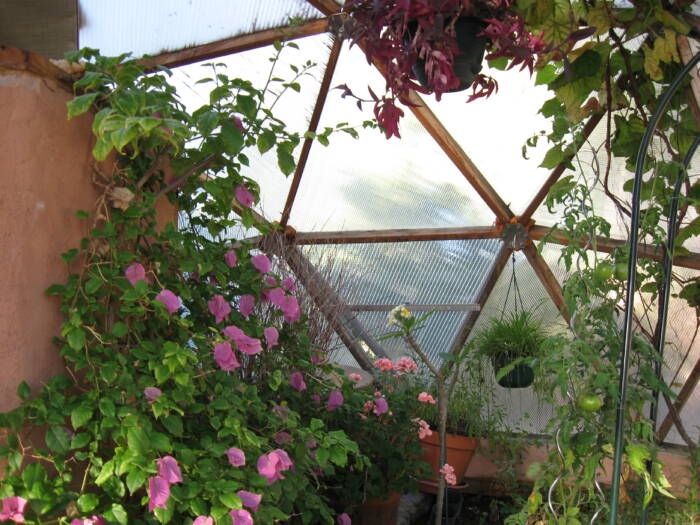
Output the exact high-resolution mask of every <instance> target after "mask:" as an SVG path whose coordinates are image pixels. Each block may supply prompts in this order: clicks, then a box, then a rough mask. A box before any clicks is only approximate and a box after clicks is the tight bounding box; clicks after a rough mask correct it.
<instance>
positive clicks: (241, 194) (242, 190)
mask: <svg viewBox="0 0 700 525" xmlns="http://www.w3.org/2000/svg"><path fill="white" fill-rule="evenodd" d="M236 199H237V200H238V202H240V203H241V204H242V205H243V206H245V207H246V208H250V207H251V206H252V205H253V202H255V197H254V196H253V194H252V193H250V191H249V190H248V188H246V187H245V185H244V184H240V185H238V186H237V187H236Z"/></svg>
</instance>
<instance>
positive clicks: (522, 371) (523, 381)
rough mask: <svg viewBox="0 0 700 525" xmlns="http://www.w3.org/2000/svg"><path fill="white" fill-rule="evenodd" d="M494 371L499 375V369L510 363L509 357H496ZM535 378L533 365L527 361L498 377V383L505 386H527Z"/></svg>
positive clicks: (493, 361)
mask: <svg viewBox="0 0 700 525" xmlns="http://www.w3.org/2000/svg"><path fill="white" fill-rule="evenodd" d="M492 363H493V372H494V374H495V375H496V377H498V371H499V370H500V369H501V368H503V367H505V366H508V365H509V364H510V360H509V359H508V358H507V357H500V358H494V359H493V360H492ZM534 380H535V372H534V371H533V370H532V367H531V366H530V365H528V364H525V363H518V364H517V365H515V367H514V368H513V370H511V371H510V372H508V373H507V374H505V375H504V376H503V377H501V378H500V379H498V384H499V385H501V386H502V387H503V388H527V387H529V386H530V385H531V384H532V382H533V381H534Z"/></svg>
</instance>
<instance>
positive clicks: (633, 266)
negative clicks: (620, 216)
mask: <svg viewBox="0 0 700 525" xmlns="http://www.w3.org/2000/svg"><path fill="white" fill-rule="evenodd" d="M698 62H700V53H698V54H696V55H695V56H694V57H693V58H692V59H691V60H690V62H688V63H687V64H686V66H685V67H684V68H683V70H682V71H681V72H680V73H679V74H678V75H677V76H676V78H674V79H673V82H672V83H671V85H670V86H669V87H668V89H667V90H666V92H665V93H664V95H663V97H662V98H661V100H660V101H659V105H658V106H657V108H656V111H654V114H653V115H652V118H651V120H650V122H649V125H648V126H647V129H646V131H645V132H644V136H643V137H642V142H641V144H640V146H639V151H638V152H637V159H636V169H635V173H634V188H633V190H632V217H631V224H630V240H629V245H630V253H629V263H628V266H627V269H628V272H629V275H628V278H627V297H626V300H625V318H624V337H623V343H622V356H621V358H620V379H619V384H618V392H619V396H620V401H619V404H618V407H617V415H616V421H615V454H614V457H613V474H612V490H611V496H610V519H609V521H608V523H609V525H616V524H617V509H618V504H619V500H620V474H621V472H622V452H623V450H622V448H623V445H624V426H625V405H626V404H627V373H628V369H629V355H630V348H631V346H632V335H633V334H632V314H633V313H634V291H635V287H636V281H637V256H638V253H637V252H638V242H639V214H640V209H639V208H640V204H641V203H640V197H641V191H642V173H643V171H644V160H645V159H646V152H647V149H648V148H649V143H650V142H651V138H652V136H653V134H654V132H655V131H656V127H657V126H658V124H659V120H661V116H662V115H663V113H664V111H665V110H666V107H667V106H668V104H669V102H670V101H671V97H673V95H675V93H676V91H677V90H678V88H679V87H680V85H681V83H682V82H683V80H684V79H685V77H686V76H687V75H688V74H689V73H690V72H691V71H692V70H693V68H694V67H695V66H696V65H697V63H698ZM671 249H672V248H671ZM668 277H670V276H667V280H668Z"/></svg>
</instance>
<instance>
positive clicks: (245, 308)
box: [238, 294, 255, 319]
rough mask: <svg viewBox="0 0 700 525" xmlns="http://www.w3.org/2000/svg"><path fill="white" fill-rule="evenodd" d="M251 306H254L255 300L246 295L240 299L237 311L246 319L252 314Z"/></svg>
mask: <svg viewBox="0 0 700 525" xmlns="http://www.w3.org/2000/svg"><path fill="white" fill-rule="evenodd" d="M253 306H255V298H254V297H253V296H252V295H250V294H246V295H243V296H242V297H241V300H240V303H239V305H238V310H239V311H240V312H241V315H242V316H243V317H245V318H246V319H248V317H250V314H251V313H252V312H253Z"/></svg>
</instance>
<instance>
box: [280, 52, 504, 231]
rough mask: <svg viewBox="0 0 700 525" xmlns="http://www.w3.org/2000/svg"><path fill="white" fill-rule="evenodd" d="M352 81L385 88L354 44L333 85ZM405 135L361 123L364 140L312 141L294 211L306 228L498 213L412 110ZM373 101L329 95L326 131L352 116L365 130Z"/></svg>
mask: <svg viewBox="0 0 700 525" xmlns="http://www.w3.org/2000/svg"><path fill="white" fill-rule="evenodd" d="M339 84H348V85H349V86H350V87H351V88H352V89H353V90H354V91H355V92H356V94H357V95H358V96H368V95H367V84H370V85H371V86H372V88H373V89H374V90H375V92H381V90H382V89H383V87H384V80H383V79H382V78H381V76H380V75H379V73H378V72H377V71H376V69H374V68H373V67H370V66H369V65H368V64H367V60H366V59H365V56H364V54H363V53H362V52H361V51H360V50H359V49H358V48H357V47H356V46H355V47H353V48H351V49H348V48H347V47H344V48H343V51H342V53H341V56H340V60H339V63H338V67H337V70H336V72H335V75H334V77H333V82H332V84H331V85H332V86H337V85H339ZM404 112H405V116H404V118H403V119H402V120H401V124H400V126H401V136H402V138H401V139H400V140H399V139H396V138H392V139H391V140H387V139H386V138H384V135H383V134H381V133H380V132H379V131H378V130H370V129H367V130H363V129H359V136H360V138H359V139H358V140H355V139H353V138H351V137H350V136H348V135H345V134H343V133H341V134H338V135H333V136H331V138H330V145H329V146H328V147H327V148H324V147H322V146H320V145H319V144H314V146H313V147H312V148H311V154H310V156H309V161H308V164H307V166H306V170H305V172H304V176H303V178H302V180H301V185H300V188H299V194H298V195H297V198H296V201H295V204H294V208H293V210H292V214H291V218H290V224H291V225H293V226H294V227H295V228H296V229H297V230H300V231H313V230H325V231H328V230H356V229H360V230H362V229H383V228H420V227H439V226H475V225H478V226H484V225H488V224H492V223H493V221H494V216H493V213H492V212H491V211H490V210H489V209H488V207H487V206H486V204H484V202H483V201H482V199H481V198H480V197H479V196H478V195H477V193H476V191H475V190H474V189H473V188H471V186H470V185H469V183H468V182H467V181H466V179H465V178H464V176H463V175H462V174H461V173H460V172H459V171H458V170H457V168H456V167H455V166H454V164H453V163H452V162H451V161H450V160H449V159H448V158H447V156H446V155H445V154H444V152H443V151H442V150H441V149H440V148H439V147H438V145H437V144H436V143H435V141H434V140H433V139H432V137H430V135H429V134H428V133H427V132H426V131H425V129H424V128H423V126H422V125H421V124H420V123H419V122H418V121H417V120H416V118H415V117H414V116H413V114H412V113H411V111H410V110H409V109H408V108H405V109H404ZM371 117H372V111H371V104H365V105H364V111H359V110H358V108H357V107H356V105H355V104H354V101H353V100H352V99H349V98H346V99H343V98H341V91H339V90H331V92H330V93H329V95H328V100H327V102H326V106H325V109H324V111H323V115H322V117H321V125H320V129H323V127H325V126H328V127H333V126H335V125H336V124H337V123H339V122H349V123H350V124H351V125H357V126H358V127H360V128H361V123H362V121H363V120H366V119H369V118H371Z"/></svg>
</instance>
